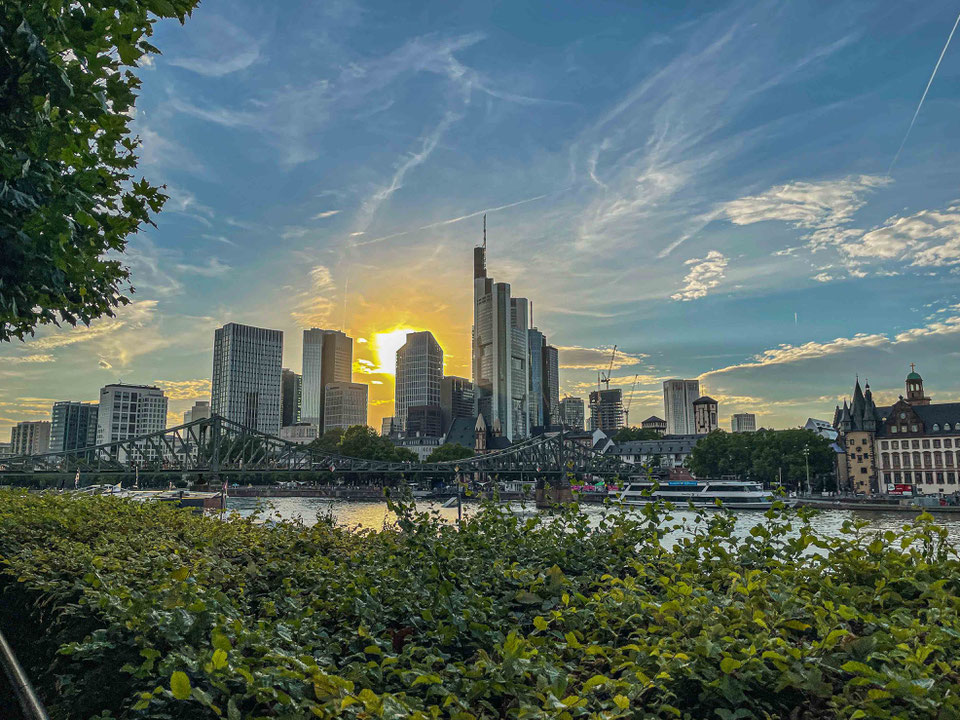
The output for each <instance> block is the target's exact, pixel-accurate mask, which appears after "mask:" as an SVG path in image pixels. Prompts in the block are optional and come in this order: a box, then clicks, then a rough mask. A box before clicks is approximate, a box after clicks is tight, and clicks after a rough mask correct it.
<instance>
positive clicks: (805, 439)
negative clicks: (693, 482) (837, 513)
mask: <svg viewBox="0 0 960 720" xmlns="http://www.w3.org/2000/svg"><path fill="white" fill-rule="evenodd" d="M804 448H807V449H808V456H807V458H806V460H809V464H810V478H811V485H812V486H813V488H814V489H816V488H818V487H821V488H822V487H823V486H824V485H825V484H826V486H827V487H828V488H831V489H832V487H833V483H832V479H831V480H827V477H828V476H829V477H832V475H831V474H832V472H833V469H834V463H835V462H836V455H835V453H834V451H833V450H831V449H830V441H829V440H827V439H825V438H823V437H821V436H819V435H817V433H815V432H813V431H811V430H760V431H758V432H754V433H727V432H723V431H722V430H716V431H714V432H712V433H710V434H709V435H707V436H705V437H703V438H701V439H700V441H699V442H698V443H697V444H696V446H695V447H694V449H693V452H691V453H690V457H689V459H688V460H687V465H688V467H689V468H690V470H691V472H693V474H694V475H697V476H699V477H720V476H722V475H736V476H738V477H740V478H742V479H744V480H748V479H749V480H762V481H764V482H771V483H772V482H775V481H779V479H780V473H781V471H782V473H783V484H784V485H785V486H786V487H791V488H800V487H803V486H804V485H805V483H806V472H807V468H806V462H805V458H804Z"/></svg>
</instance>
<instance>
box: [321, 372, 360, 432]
mask: <svg viewBox="0 0 960 720" xmlns="http://www.w3.org/2000/svg"><path fill="white" fill-rule="evenodd" d="M323 401H324V407H323V432H327V430H333V429H334V428H343V429H344V430H346V429H347V428H348V427H350V426H352V425H366V424H367V386H366V385H363V384H361V383H353V382H332V383H328V384H327V386H326V388H324V394H323Z"/></svg>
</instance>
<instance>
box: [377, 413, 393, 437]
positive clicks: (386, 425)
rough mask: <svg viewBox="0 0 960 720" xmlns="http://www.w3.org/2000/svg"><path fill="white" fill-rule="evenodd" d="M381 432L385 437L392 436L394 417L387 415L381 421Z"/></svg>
mask: <svg viewBox="0 0 960 720" xmlns="http://www.w3.org/2000/svg"><path fill="white" fill-rule="evenodd" d="M380 434H381V435H382V436H383V437H390V436H391V435H393V418H392V417H385V418H383V420H381V421H380Z"/></svg>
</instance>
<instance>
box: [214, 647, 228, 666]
mask: <svg viewBox="0 0 960 720" xmlns="http://www.w3.org/2000/svg"><path fill="white" fill-rule="evenodd" d="M211 662H212V663H213V669H214V670H220V669H221V668H225V667H226V666H227V653H226V651H224V650H214V651H213V658H212V660H211Z"/></svg>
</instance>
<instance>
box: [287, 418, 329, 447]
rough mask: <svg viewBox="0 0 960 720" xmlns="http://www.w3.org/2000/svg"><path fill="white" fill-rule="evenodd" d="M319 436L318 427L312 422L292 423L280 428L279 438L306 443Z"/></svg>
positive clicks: (301, 443)
mask: <svg viewBox="0 0 960 720" xmlns="http://www.w3.org/2000/svg"><path fill="white" fill-rule="evenodd" d="M318 437H320V428H318V427H317V426H316V425H314V424H313V423H293V424H292V425H285V426H283V427H282V428H280V439H281V440H286V441H287V442H292V443H297V444H298V445H307V444H309V443H312V442H313V441H314V440H316V439H317V438H318Z"/></svg>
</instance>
